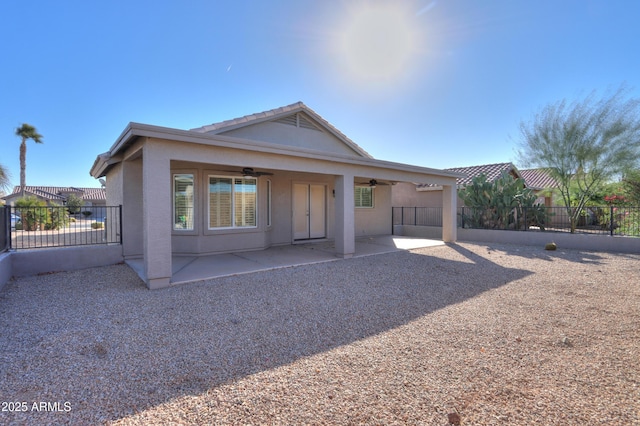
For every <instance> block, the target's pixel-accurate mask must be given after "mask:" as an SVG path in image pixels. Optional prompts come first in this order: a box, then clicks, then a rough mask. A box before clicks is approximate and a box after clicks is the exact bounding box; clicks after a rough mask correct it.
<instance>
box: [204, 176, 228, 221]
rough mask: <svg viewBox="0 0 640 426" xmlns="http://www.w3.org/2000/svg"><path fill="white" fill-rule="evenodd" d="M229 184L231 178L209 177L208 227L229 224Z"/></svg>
mask: <svg viewBox="0 0 640 426" xmlns="http://www.w3.org/2000/svg"><path fill="white" fill-rule="evenodd" d="M231 185H232V179H231V178H219V177H210V178H209V228H225V227H230V226H231V224H232V222H231V214H232V212H231V199H232V192H231V191H232V188H231Z"/></svg>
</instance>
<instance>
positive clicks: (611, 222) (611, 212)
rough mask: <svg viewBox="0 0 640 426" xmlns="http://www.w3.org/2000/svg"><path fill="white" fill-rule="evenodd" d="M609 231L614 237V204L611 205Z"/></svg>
mask: <svg viewBox="0 0 640 426" xmlns="http://www.w3.org/2000/svg"><path fill="white" fill-rule="evenodd" d="M609 232H610V234H611V236H612V237H613V204H611V205H609Z"/></svg>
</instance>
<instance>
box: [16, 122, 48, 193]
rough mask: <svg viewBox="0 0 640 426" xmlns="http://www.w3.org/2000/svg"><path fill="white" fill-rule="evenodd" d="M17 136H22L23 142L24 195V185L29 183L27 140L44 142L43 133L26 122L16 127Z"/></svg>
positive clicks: (22, 179) (22, 190) (21, 158)
mask: <svg viewBox="0 0 640 426" xmlns="http://www.w3.org/2000/svg"><path fill="white" fill-rule="evenodd" d="M16 136H19V137H20V138H22V143H20V194H21V196H22V197H24V187H25V186H26V185H27V183H26V181H27V177H26V170H27V140H28V139H31V140H32V141H34V142H35V143H42V135H41V134H40V133H38V131H37V130H36V128H35V127H33V126H32V125H30V124H27V123H24V124H23V125H22V126H20V127H18V128H17V129H16Z"/></svg>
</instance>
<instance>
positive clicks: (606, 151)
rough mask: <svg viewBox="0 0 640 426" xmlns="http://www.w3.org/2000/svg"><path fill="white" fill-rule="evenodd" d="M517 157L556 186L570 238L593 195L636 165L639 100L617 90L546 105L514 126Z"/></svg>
mask: <svg viewBox="0 0 640 426" xmlns="http://www.w3.org/2000/svg"><path fill="white" fill-rule="evenodd" d="M518 155H519V157H520V158H519V160H520V162H521V163H522V164H527V165H530V166H534V167H541V168H545V169H547V170H548V171H549V173H550V174H551V176H552V177H553V178H555V180H556V181H557V182H558V185H559V187H558V191H559V193H560V195H561V198H562V201H563V204H564V206H565V207H566V209H567V213H568V215H569V217H570V219H571V232H574V231H575V227H576V224H577V221H578V218H579V216H580V214H581V212H582V209H583V208H584V206H585V205H586V203H587V202H588V201H589V199H590V198H591V197H592V196H593V194H594V192H595V191H597V190H598V188H601V187H602V185H603V184H605V183H607V182H610V181H612V180H613V179H614V178H616V177H620V176H622V175H623V174H624V173H626V172H627V171H629V170H631V169H634V168H637V167H638V165H639V164H640V99H637V98H633V97H630V96H629V89H627V88H626V87H625V86H621V87H620V88H619V89H618V90H616V91H614V92H611V91H609V92H608V93H606V94H605V95H604V96H602V97H597V93H596V92H595V91H594V92H592V93H591V94H590V95H588V96H587V97H585V98H584V99H581V100H576V101H573V102H569V101H567V100H562V101H559V102H556V103H552V104H549V105H547V106H545V107H543V108H542V109H541V110H540V111H539V112H537V113H536V114H535V115H534V117H533V118H532V119H531V120H529V121H521V122H520V144H519V151H518Z"/></svg>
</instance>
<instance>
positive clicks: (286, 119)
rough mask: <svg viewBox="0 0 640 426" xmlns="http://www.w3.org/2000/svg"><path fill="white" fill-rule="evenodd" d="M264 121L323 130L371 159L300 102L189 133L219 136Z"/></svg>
mask: <svg viewBox="0 0 640 426" xmlns="http://www.w3.org/2000/svg"><path fill="white" fill-rule="evenodd" d="M265 121H275V122H280V123H287V124H292V125H295V126H297V127H303V128H307V129H315V130H325V131H327V132H329V133H330V134H332V135H333V136H334V137H336V138H338V139H339V140H340V141H342V142H343V143H344V144H345V145H347V146H348V147H349V148H351V149H352V150H353V151H355V152H356V153H357V154H359V155H361V156H363V157H367V158H373V157H372V156H371V154H369V153H368V152H367V151H365V150H364V149H362V147H360V146H359V145H358V144H356V143H355V142H354V141H352V140H351V139H349V138H348V137H347V136H346V135H345V134H344V133H342V132H341V131H340V130H338V129H337V128H335V127H334V126H333V125H332V124H331V123H329V122H328V121H327V120H325V119H324V118H322V116H320V114H318V113H317V112H315V111H314V110H312V109H311V108H309V107H308V106H306V105H305V104H304V103H302V102H296V103H294V104H291V105H287V106H283V107H280V108H275V109H271V110H268V111H263V112H258V113H255V114H249V115H245V116H243V117H238V118H233V119H231V120H225V121H221V122H219V123H213V124H209V125H206V126H202V127H197V128H194V129H190V131H192V132H198V133H208V134H212V135H219V134H222V133H226V132H229V131H232V130H236V129H239V128H241V127H246V126H250V125H254V124H258V123H263V122H265Z"/></svg>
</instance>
